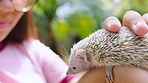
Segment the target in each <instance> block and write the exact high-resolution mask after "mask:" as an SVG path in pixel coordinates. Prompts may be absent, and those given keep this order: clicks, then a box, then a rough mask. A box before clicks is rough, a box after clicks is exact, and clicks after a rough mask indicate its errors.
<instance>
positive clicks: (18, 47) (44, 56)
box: [0, 40, 67, 83]
mask: <svg viewBox="0 0 148 83" xmlns="http://www.w3.org/2000/svg"><path fill="white" fill-rule="evenodd" d="M66 71H67V65H66V64H65V62H63V60H62V59H61V58H59V56H58V55H56V54H55V53H54V52H53V51H52V50H51V49H50V48H49V47H46V46H45V45H44V44H42V43H41V42H40V41H38V40H32V41H25V42H23V44H15V45H14V44H12V43H8V44H7V45H6V47H5V48H4V49H3V50H2V51H0V83H1V82H2V83H60V82H61V81H62V80H63V79H64V78H65V77H66V73H65V72H66Z"/></svg>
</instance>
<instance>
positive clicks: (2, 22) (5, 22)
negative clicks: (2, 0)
mask: <svg viewBox="0 0 148 83" xmlns="http://www.w3.org/2000/svg"><path fill="white" fill-rule="evenodd" d="M9 24H10V20H7V19H0V28H7V27H8V26H9Z"/></svg>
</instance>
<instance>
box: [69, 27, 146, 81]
mask: <svg viewBox="0 0 148 83" xmlns="http://www.w3.org/2000/svg"><path fill="white" fill-rule="evenodd" d="M68 65H69V69H68V71H67V73H68V74H78V73H81V72H84V71H88V70H89V69H91V68H94V67H97V68H99V67H101V66H104V67H105V68H106V77H105V78H106V82H107V83H113V76H112V73H113V68H114V67H115V66H119V65H125V66H133V67H138V68H143V69H146V70H147V69H148V34H146V35H144V36H143V37H141V36H137V35H135V34H134V33H133V32H132V31H131V30H130V29H128V28H127V27H122V28H121V30H120V31H119V32H116V33H115V32H109V31H107V30H105V29H100V30H98V31H96V32H94V33H92V34H91V35H89V36H88V37H86V38H84V39H82V40H81V41H79V42H78V43H76V44H74V45H73V47H72V48H71V53H70V59H69V63H68Z"/></svg>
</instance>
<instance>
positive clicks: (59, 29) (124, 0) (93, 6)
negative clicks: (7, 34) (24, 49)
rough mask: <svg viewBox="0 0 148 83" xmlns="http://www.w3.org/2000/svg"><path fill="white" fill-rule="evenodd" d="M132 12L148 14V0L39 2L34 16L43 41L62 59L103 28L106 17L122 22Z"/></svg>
mask: <svg viewBox="0 0 148 83" xmlns="http://www.w3.org/2000/svg"><path fill="white" fill-rule="evenodd" d="M131 9H132V10H136V11H138V12H139V13H140V14H141V15H142V14H144V13H146V12H148V0H38V3H37V4H36V6H35V7H34V9H33V12H34V15H35V21H36V26H37V29H38V32H39V36H40V39H41V41H42V42H43V43H45V44H46V45H48V46H49V47H51V49H53V50H54V51H55V52H56V53H58V54H59V55H61V56H62V58H63V56H65V53H66V50H67V52H68V53H69V52H70V48H71V47H72V45H73V43H76V42H78V41H79V40H80V39H83V38H85V37H86V36H88V35H89V34H90V33H93V32H94V31H96V30H97V29H100V28H102V23H103V21H104V19H105V18H106V17H108V16H112V15H113V16H116V17H118V18H119V19H120V21H122V16H123V14H124V13H125V12H126V11H127V10H131Z"/></svg>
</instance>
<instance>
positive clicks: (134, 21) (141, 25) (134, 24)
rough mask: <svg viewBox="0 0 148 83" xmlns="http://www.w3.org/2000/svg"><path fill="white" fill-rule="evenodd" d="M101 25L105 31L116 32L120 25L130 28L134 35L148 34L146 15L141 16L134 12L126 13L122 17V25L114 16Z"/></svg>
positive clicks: (147, 16) (147, 18)
mask: <svg viewBox="0 0 148 83" xmlns="http://www.w3.org/2000/svg"><path fill="white" fill-rule="evenodd" d="M103 25H104V28H105V29H107V30H109V31H112V32H118V31H119V30H120V28H121V26H122V25H123V26H127V27H129V28H131V29H132V30H133V31H134V32H135V34H137V35H140V36H141V35H144V34H146V33H147V32H148V13H146V14H144V15H143V16H141V15H140V14H139V13H137V12H135V11H127V12H126V13H125V14H124V16H123V20H122V25H121V23H120V21H119V20H118V19H117V18H116V17H114V16H111V17H108V18H106V19H105V21H104V24H103Z"/></svg>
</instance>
